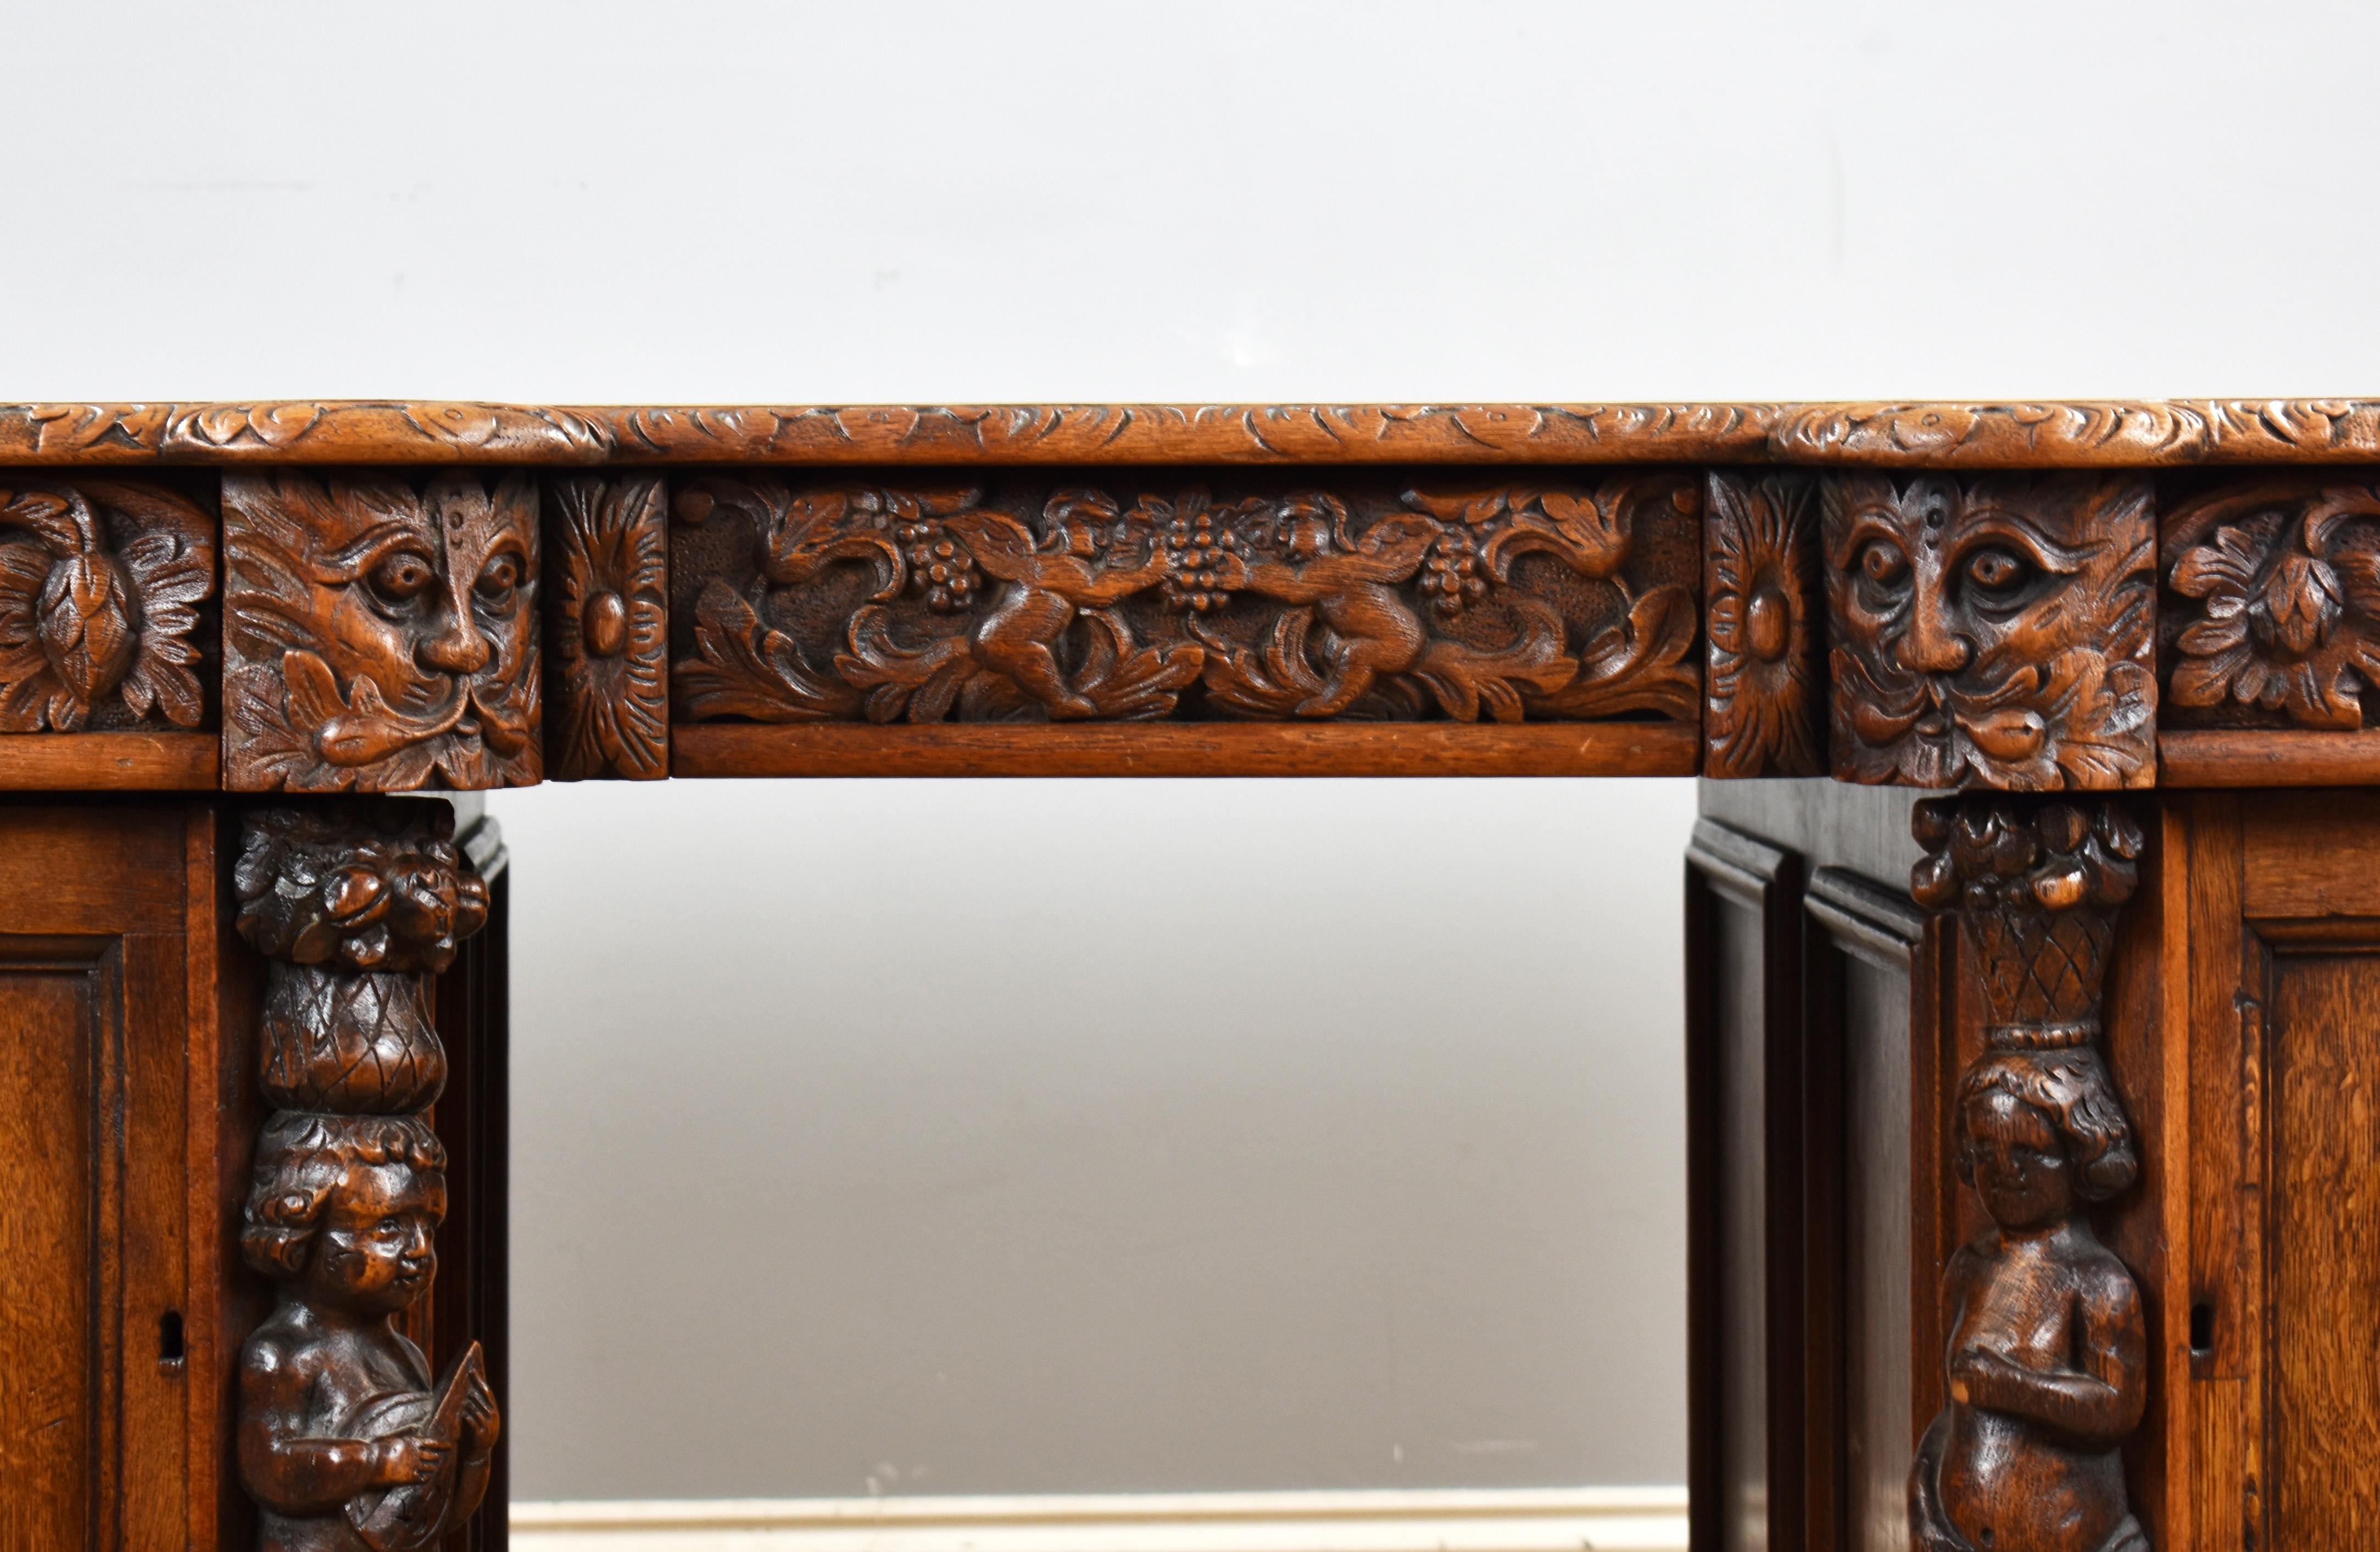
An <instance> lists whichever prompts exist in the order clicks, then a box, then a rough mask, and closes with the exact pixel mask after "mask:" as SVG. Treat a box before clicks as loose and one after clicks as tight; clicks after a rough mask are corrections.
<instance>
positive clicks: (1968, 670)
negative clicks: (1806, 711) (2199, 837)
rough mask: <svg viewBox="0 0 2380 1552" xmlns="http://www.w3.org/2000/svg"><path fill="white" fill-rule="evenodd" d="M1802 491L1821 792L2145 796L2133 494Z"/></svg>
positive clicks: (2140, 588) (2065, 478)
mask: <svg viewBox="0 0 2380 1552" xmlns="http://www.w3.org/2000/svg"><path fill="white" fill-rule="evenodd" d="M1820 490H1821V496H1822V499H1821V507H1822V512H1823V516H1822V525H1823V528H1824V531H1825V545H1826V564H1827V596H1828V615H1829V635H1830V639H1831V641H1832V643H1833V654H1832V657H1831V668H1832V671H1833V679H1834V690H1833V705H1834V715H1833V740H1832V742H1833V753H1834V774H1835V776H1836V777H1837V779H1839V780H1843V781H1857V782H1868V783H1892V784H1900V785H1904V786H1913V787H1981V788H1999V789H2001V790H2005V791H2020V792H2038V791H2055V790H2058V789H2061V788H2068V789H2086V790H2087V789H2098V788H2122V787H2147V786H2150V785H2152V784H2153V783H2154V782H2155V777H2156V758H2155V753H2156V752H2155V732H2156V676H2155V670H2154V662H2155V578H2154V574H2153V571H2152V568H2151V549H2152V546H2153V545H2154V544H2155V537H2156V535H2155V503H2154V500H2153V498H2152V495H2151V491H2150V487H2149V486H2148V484H2147V483H2145V482H2143V481H2140V480H2135V479H2130V478H2122V477H2096V476H2083V475H2043V476H2031V477H2027V476H2005V477H1992V476H1985V477H1979V478H1964V479H1955V480H1954V479H1947V478H1942V477H1939V476H1934V475H1924V476H1918V477H1915V478H1906V479H1903V478H1888V477H1885V476H1881V475H1839V476H1828V477H1826V478H1825V479H1824V481H1823V482H1822V483H1821V486H1820Z"/></svg>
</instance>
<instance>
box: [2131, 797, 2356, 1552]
mask: <svg viewBox="0 0 2380 1552" xmlns="http://www.w3.org/2000/svg"><path fill="white" fill-rule="evenodd" d="M2168 801H2176V800H2171V799H2169V800H2168ZM2184 817H2185V820H2186V825H2187V831H2188V836H2189V844H2190V867H2191V897H2192V916H2191V933H2190V970H2191V1008H2192V1062H2191V1073H2190V1082H2191V1095H2190V1101H2191V1109H2192V1128H2191V1132H2192V1144H2193V1158H2192V1182H2191V1197H2192V1223H2191V1241H2192V1252H2193V1254H2192V1263H2193V1265H2192V1302H2191V1308H2190V1314H2189V1341H2190V1372H2191V1391H2192V1402H2193V1405H2192V1413H2193V1421H2194V1424H2195V1427H2194V1430H2193V1434H2194V1439H2193V1443H2194V1447H2195V1448H2194V1455H2195V1459H2194V1460H2193V1461H2192V1481H2193V1492H2192V1500H2193V1508H2194V1510H2195V1519H2196V1521H2197V1531H2198V1543H2197V1545H2198V1546H2200V1547H2203V1548H2206V1549H2208V1552H2217V1549H2219V1552H2233V1549H2238V1552H2249V1549H2260V1548H2284V1547H2296V1546H2340V1547H2349V1546H2380V1473H2374V1471H2373V1469H2372V1460H2373V1452H2374V1440H2380V794H2372V793H2367V792H2301V793H2289V794H2275V793H2257V794H2252V795H2234V794H2229V793H2209V794H2200V795H2193V796H2192V798H2191V799H2189V800H2187V805H2186V809H2185V811H2184Z"/></svg>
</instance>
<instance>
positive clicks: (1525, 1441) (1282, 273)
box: [0, 0, 2380, 1497]
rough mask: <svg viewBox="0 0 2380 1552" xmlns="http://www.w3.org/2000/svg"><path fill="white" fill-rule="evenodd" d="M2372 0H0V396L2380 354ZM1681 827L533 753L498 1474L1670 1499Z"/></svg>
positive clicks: (1588, 810)
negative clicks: (351, 1) (205, 1)
mask: <svg viewBox="0 0 2380 1552" xmlns="http://www.w3.org/2000/svg"><path fill="white" fill-rule="evenodd" d="M2375 43H2380V18H2376V17H2375V13H2374V11H2373V10H2372V9H2371V8H2369V7H2366V6H2351V5H2345V4H2316V3H2312V0H2301V3H2299V4H2297V5H2294V6H2288V7H2248V6H2218V5H2214V4H2180V3H2168V4H2157V5H2147V4H2136V5H2124V6H2117V5H2106V6H2079V7H2078V6H2047V5H2001V6H1992V7H1989V8H1979V7H1974V6H1957V7H1914V6H1894V5H1885V4H1871V5H1858V4H1833V5H1824V4H1813V5H1803V6H1759V5H1752V4H1744V5H1708V6H1688V5H1678V6H1645V5H1641V4H1637V5H1630V6H1602V5H1584V4H1554V3H1535V4H1523V3H1517V0H1516V3H1512V4H1500V5H1489V4H1466V5H1454V4H1436V5H1424V4H1394V3H1387V0H1364V3H1350V4H1297V3H1287V0H1272V3H1266V4H1252V3H1232V0H1201V3H1199V4H1196V5H1176V6H1157V5H1119V4H1114V3H1112V0H1109V3H1096V0H1086V3H1080V4H1042V3H1012V4H1004V5H1000V6H988V5H980V4H978V5H957V4H938V3H937V4H929V3H912V4H908V5H901V6H892V5H886V6H850V5H824V4H819V5H757V4H753V5H725V4H703V3H687V0H679V3H674V4H652V3H650V0H648V3H647V4H643V5H626V4H618V3H587V4H573V5H563V4H547V5H529V4H481V5H475V6H465V7H452V8H448V9H444V10H440V9H436V8H423V7H419V6H408V7H399V6H373V7H364V6H345V7H318V6H306V5H297V4H269V5H249V6H238V7H231V6H163V5H147V6H143V5H113V6H79V7H74V6H50V5H44V6H33V5H28V4H11V5H8V6H6V7H5V10H0V63H5V64H6V71H5V76H4V77H0V79H5V80H6V94H5V97H0V114H5V122H6V132H7V152H8V153H7V154H6V156H5V157H0V221H5V223H6V241H5V242H0V397H7V398H12V399H22V398H77V397H94V398H134V397H185V398H190V397H226V398H228V397H249V396H257V397H291V396H301V395H308V394H319V395H349V396H425V397H485V398H518V399H528V400H538V399H549V400H565V401H571V400H575V401H580V402H587V401H603V400H636V399H642V400H663V401H666V400H737V399H745V400H777V401H792V402H803V401H829V402H850V401H855V400H871V399H893V400H951V399H956V400H995V401H996V400H1002V399H1031V398H1049V397H1058V398H1077V399H1206V398H1226V399H1257V400H1263V399H1298V398H1323V399H1333V398H1335V399H1342V400H1347V399H1441V400H1442V399H1449V398H1474V397H1487V398H1519V399H1543V398H1563V399H1593V398H1600V397H1706V398H1720V397H1800V398H1816V397H1870V396H1916V395H1951V396H1969V395H1973V396H2015V395H2022V396H2026V397H2045V396H2054V395H2066V396H2088V395H2121V394H2196V393H2219V394H2300V395H2325V394H2350V393H2355V392H2358V391H2361V392H2363V393H2371V392H2373V391H2374V387H2375V384H2380V376H2375V371H2376V370H2380V369H2375V367H2374V362H2375V361H2380V307H2375V304H2374V287H2373V286H2372V285H2371V284H2370V283H2369V282H2368V281H2367V279H2366V278H2365V277H2364V275H2363V274H2362V270H2363V269H2364V268H2365V267H2367V266H2366V263H2365V258H2364V256H2365V254H2366V253H2368V252H2369V251H2372V249H2373V247H2374V243H2373V241H2372V239H2373V238H2374V236H2375V235H2376V233H2375V220H2374V175H2373V173H2372V171H2371V170H2370V166H2371V161H2370V157H2369V155H2368V154H2367V152H2368V146H2369V142H2370V141H2371V139H2372V135H2373V131H2374V112H2373V109H2372V107H2371V102H2372V92H2371V76H2372V70H2373V67H2374V63H2375V59H2380V54H2375V47H2374V45H2375ZM1689 803H1690V794H1689V792H1688V790H1687V788H1685V787H1684V786H1683V785H1682V784H1671V785H1669V786H1640V785H1635V784H1603V785H1598V786H1596V787H1594V788H1587V787H1585V786H1583V785H1579V784H1564V783H1539V784H1459V783H1450V784H1420V783H1416V784H1409V785H1378V786H1352V785H1345V784H1331V783H1315V784H1307V785H1286V786H1284V785H1265V784H1231V783H1227V784H1213V785H1208V786H1203V787H1196V788H1192V787H1184V786H1180V785H1174V784H1162V783H1152V784H1146V785H1139V786H1126V785H1098V784H1075V785H1034V784H1018V785H1014V786H1008V787H997V788H994V787H973V786H960V785H943V786H922V785H910V784H899V783H885V784H878V785H873V786H848V785H836V784H826V783H820V784H809V785H794V784H784V785H778V784H770V785H757V784H756V785H749V786H739V787H734V788H727V787H717V788H711V787H698V786H695V785H692V784H687V785H681V786H677V787H674V788H672V789H671V790H670V791H668V792H667V793H666V794H663V795H659V796H656V795H654V794H650V793H636V794H623V793H622V792H619V791H617V790H601V789H586V788H581V789H577V790H571V789H564V788H549V789H545V790H540V791H539V792H535V793H531V794H526V795H520V796H515V797H509V798H504V799H500V800H498V801H497V803H496V808H497V811H498V812H499V813H501V814H502V815H503V817H504V821H505V823H506V825H507V826H508V828H509V831H510V834H511V836H512V837H513V839H514V842H515V846H516V854H517V856H518V859H519V863H520V869H521V872H520V885H519V887H520V891H521V892H520V896H519V900H520V904H521V907H522V917H523V920H522V927H521V931H520V932H519V935H518V938H517V944H518V956H519V961H520V980H519V996H520V1007H519V1017H518V1020H517V1022H516V1039H517V1041H518V1050H517V1053H516V1063H517V1080H518V1084H519V1095H520V1098H519V1108H518V1113H517V1116H516V1123H517V1132H516V1139H517V1146H518V1149H519V1158H518V1170H519V1178H518V1193H519V1194H518V1200H517V1203H516V1209H517V1212H516V1225H517V1228H518V1240H517V1253H518V1257H519V1260H518V1286H517V1289H516V1300H517V1302H516V1335H517V1341H518V1348H517V1350H516V1355H515V1368H514V1374H513V1394H514V1404H513V1411H512V1417H511V1424H510V1426H511V1431H512V1437H513V1438H514V1440H515V1445H516V1450H517V1455H516V1464H517V1474H516V1489H517V1491H519V1492H520V1493H521V1494H522V1495H523V1496H525V1497H546V1496H569V1495H581V1494H583V1495H590V1496H631V1495H647V1494H650V1495H664V1494H710V1493H731V1492H732V1493H752V1494H777V1493H785V1494H791V1493H846V1492H856V1491H864V1490H867V1489H868V1488H869V1487H870V1486H871V1485H872V1486H874V1487H877V1488H880V1489H882V1490H901V1491H936V1490H943V1491H960V1490H974V1491H997V1490H1019V1491H1022V1490H1066V1489H1098V1488H1120V1487H1122V1488H1129V1487H1150V1488H1158V1487H1184V1488H1186V1487H1208V1486H1213V1487H1224V1486H1247V1487H1262V1486H1291V1485H1298V1486H1352V1485H1390V1484H1415V1485H1418V1484H1454V1483H1480V1484H1492V1483H1503V1482H1514V1483H1518V1482H1533V1483H1536V1482H1542V1483H1553V1482H1563V1481H1578V1480H1586V1481H1594V1480H1604V1481H1613V1480H1639V1481H1643V1480H1653V1479H1660V1478H1668V1479H1675V1478H1676V1477H1678V1476H1679V1475H1681V1474H1682V1425H1681V1422H1680V1407H1679V1404H1678V1391H1679V1387H1680V1384H1681V1378H1682V1353H1681V1351H1680V1332H1681V1322H1680V1319H1679V1315H1678V1309H1677V1295H1678V1291H1679V1287H1680V1283H1681V1280H1682V1279H1681V1275H1680V1264H1681V1260H1682V1256H1681V1252H1680V1232H1679V1230H1680V1223H1679V1219H1680V1211H1681V1192H1680V1190H1679V1179H1678V1176H1679V1169H1680V1157H1681V1150H1680V1146H1679V1140H1678V1136H1677V1126H1678V1116H1679V1099H1678V1094H1677V1066H1678V1058H1677V1039H1676V1023H1677V1008H1678V990H1677V979H1678V972H1677V964H1676V947H1675V931H1674V925H1673V923H1674V922H1675V918H1676V898H1675V873H1676V862H1675V858H1676V853H1677V851H1678V849H1679V847H1680V846H1681V844H1682V832H1683V827H1684V825H1685V815H1686V811H1687V809H1688V806H1689ZM664 1009H666V1010H667V1011H666V1014H664V1011H663V1010H664Z"/></svg>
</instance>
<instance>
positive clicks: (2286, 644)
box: [2159, 476, 2380, 729]
mask: <svg viewBox="0 0 2380 1552" xmlns="http://www.w3.org/2000/svg"><path fill="white" fill-rule="evenodd" d="M2159 558H2160V561H2161V563H2162V566H2163V569H2164V575H2165V585H2166V608H2165V610H2164V613H2163V617H2162V620H2161V629H2162V630H2163V631H2164V633H2165V635H2166V641H2165V642H2164V643H2163V645H2164V650H2165V662H2166V666H2167V673H2168V681H2167V685H2166V700H2167V705H2168V721H2169V723H2170V724H2171V725H2173V726H2177V727H2314V728H2329V729H2354V728H2359V727H2364V726H2366V724H2367V722H2368V720H2369V719H2368V716H2367V713H2366V709H2365V705H2364V701H2363V697H2364V695H2365V694H2366V693H2368V692H2369V691H2370V690H2372V689H2373V687H2374V685H2375V684H2380V488H2375V487H2374V485H2373V484H2372V483H2369V481H2368V480H2365V481H2356V480H2329V481H2325V480H2318V479H2308V478H2305V477H2303V476H2296V477H2287V476H2285V477H2277V478H2272V479H2265V480H2258V481H2249V482H2245V483H2231V484H2227V485H2222V486H2218V487H2216V488H2215V489H2213V490H2210V491H2206V492H2204V493H2203V494H2201V495H2197V496H2196V497H2195V498H2193V499H2190V500H2186V501H2183V502H2181V503H2180V504H2179V505H2178V506H2177V507H2175V509H2174V510H2173V512H2172V513H2171V514H2170V515H2169V516H2168V518H2167V519H2166V521H2165V524H2164V540H2163V544H2162V545H2161V555H2160V557H2159Z"/></svg>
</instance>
